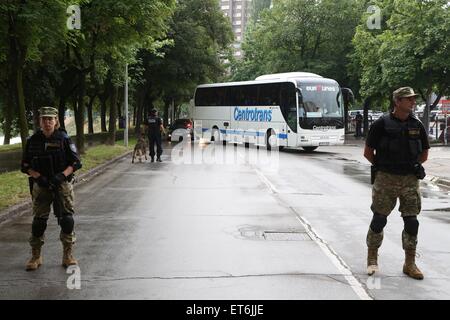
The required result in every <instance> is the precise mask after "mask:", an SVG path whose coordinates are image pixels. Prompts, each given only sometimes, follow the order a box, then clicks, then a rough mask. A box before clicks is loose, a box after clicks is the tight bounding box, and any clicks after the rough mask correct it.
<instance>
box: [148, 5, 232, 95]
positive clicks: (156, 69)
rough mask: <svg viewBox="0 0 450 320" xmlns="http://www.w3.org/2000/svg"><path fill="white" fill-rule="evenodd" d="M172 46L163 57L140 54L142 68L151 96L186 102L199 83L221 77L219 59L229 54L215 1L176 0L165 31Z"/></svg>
mask: <svg viewBox="0 0 450 320" xmlns="http://www.w3.org/2000/svg"><path fill="white" fill-rule="evenodd" d="M168 36H169V38H170V39H171V40H172V41H173V45H171V46H166V47H164V48H163V49H162V52H163V55H160V56H157V55H155V54H152V55H146V54H145V53H143V57H142V59H143V60H142V65H143V67H144V69H145V70H146V71H145V72H144V75H145V79H146V81H147V85H148V86H149V87H150V89H151V90H152V94H153V96H158V95H162V96H163V97H165V99H175V100H177V101H179V102H183V101H186V100H189V98H190V97H192V94H193V91H194V89H195V87H196V86H197V85H198V84H199V83H204V82H213V81H216V80H217V79H218V78H219V77H220V76H221V75H223V74H224V72H225V68H224V65H223V62H222V60H221V58H223V57H227V56H230V55H231V51H230V49H229V45H230V44H231V42H232V39H233V34H232V30H231V26H230V23H229V21H228V19H227V18H225V17H224V16H223V14H222V12H221V11H220V8H219V3H218V1H216V0H180V1H178V6H177V8H176V10H175V13H174V16H173V18H172V21H171V23H170V28H169V31H168Z"/></svg>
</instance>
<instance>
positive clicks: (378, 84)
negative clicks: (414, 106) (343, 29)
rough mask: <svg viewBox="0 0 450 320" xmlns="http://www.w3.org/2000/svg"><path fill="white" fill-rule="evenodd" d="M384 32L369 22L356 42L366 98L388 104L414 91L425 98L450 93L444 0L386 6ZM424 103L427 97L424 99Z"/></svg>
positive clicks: (449, 20) (448, 17) (389, 1)
mask: <svg viewBox="0 0 450 320" xmlns="http://www.w3.org/2000/svg"><path fill="white" fill-rule="evenodd" d="M375 3H376V4H377V5H378V6H379V7H380V8H381V9H382V12H383V20H384V23H383V25H382V29H381V30H368V29H367V27H366V26H365V19H362V20H361V24H360V26H358V28H357V32H356V34H355V37H354V39H353V43H354V46H355V55H354V58H355V60H356V61H358V63H359V67H360V79H361V88H362V90H361V93H362V95H363V96H376V95H380V96H383V97H384V98H386V99H389V96H390V94H391V92H392V90H393V89H395V88H397V87H400V86H411V87H414V88H415V89H416V90H419V91H421V92H422V93H424V94H425V93H426V92H427V93H428V94H429V93H431V91H435V92H436V93H438V94H449V93H450V89H449V87H450V70H449V66H450V45H449V44H450V43H449V37H448V35H449V34H450V12H449V10H448V4H447V1H445V0H432V1H417V0H404V1H394V0H384V1H376V2H375ZM424 98H425V97H424Z"/></svg>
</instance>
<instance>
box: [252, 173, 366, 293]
mask: <svg viewBox="0 0 450 320" xmlns="http://www.w3.org/2000/svg"><path fill="white" fill-rule="evenodd" d="M253 168H254V170H255V171H256V174H257V175H258V177H260V179H261V181H262V182H264V184H265V185H266V186H267V188H268V189H269V192H270V193H271V194H273V195H274V197H276V198H277V200H278V202H279V203H282V202H281V199H280V198H279V197H278V196H277V194H278V191H277V189H276V188H275V186H274V185H273V184H272V183H271V182H270V180H269V179H268V178H267V177H266V176H265V175H264V173H262V172H261V171H260V170H258V169H257V168H255V167H253ZM283 205H284V204H283ZM289 209H290V210H291V211H292V212H293V213H294V214H295V216H296V217H297V219H298V220H299V222H300V223H301V224H302V225H303V227H304V228H305V230H306V232H307V233H308V235H309V236H310V237H311V239H312V240H313V241H314V242H315V243H316V244H317V245H318V246H319V247H320V249H322V251H323V253H325V255H326V256H327V257H328V258H329V259H330V261H331V262H332V263H333V265H334V266H335V267H336V268H337V269H338V270H339V272H340V273H341V274H342V275H343V276H344V278H345V280H347V282H348V284H349V285H350V287H351V288H352V289H353V291H354V292H355V293H356V295H357V296H358V297H359V298H360V299H361V300H373V299H372V297H370V295H369V294H368V292H367V291H366V290H365V289H364V287H363V286H362V285H361V283H360V282H359V281H358V279H356V277H355V276H354V275H353V273H352V271H351V270H350V267H349V266H348V265H347V264H346V263H345V262H344V260H343V259H342V258H341V257H340V256H339V255H338V254H337V252H336V251H334V249H333V248H332V247H331V246H330V245H329V244H328V243H327V242H326V241H325V240H323V238H322V237H320V236H319V235H318V233H317V232H316V231H315V230H314V229H313V227H312V226H311V224H310V223H308V221H307V220H306V219H305V218H304V217H302V216H301V215H300V214H299V213H298V212H297V211H295V209H294V208H292V207H289Z"/></svg>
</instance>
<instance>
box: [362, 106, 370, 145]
mask: <svg viewBox="0 0 450 320" xmlns="http://www.w3.org/2000/svg"><path fill="white" fill-rule="evenodd" d="M363 108H364V109H363V136H364V137H367V133H368V132H369V109H370V98H366V99H365V100H364V107H363Z"/></svg>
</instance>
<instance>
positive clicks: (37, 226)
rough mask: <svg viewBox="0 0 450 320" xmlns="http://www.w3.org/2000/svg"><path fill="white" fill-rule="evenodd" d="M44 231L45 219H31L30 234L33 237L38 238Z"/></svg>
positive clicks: (45, 227)
mask: <svg viewBox="0 0 450 320" xmlns="http://www.w3.org/2000/svg"><path fill="white" fill-rule="evenodd" d="M45 229H47V218H36V217H34V218H33V223H32V224H31V233H32V234H33V236H34V237H36V238H40V237H42V236H43V235H44V232H45Z"/></svg>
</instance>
